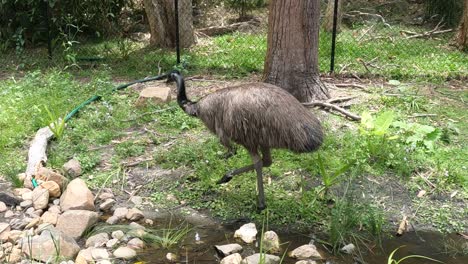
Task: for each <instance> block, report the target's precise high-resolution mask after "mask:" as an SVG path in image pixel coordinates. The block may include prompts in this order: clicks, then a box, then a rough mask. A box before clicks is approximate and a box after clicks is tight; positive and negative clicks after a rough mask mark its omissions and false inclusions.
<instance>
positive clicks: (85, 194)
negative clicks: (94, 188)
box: [60, 179, 95, 211]
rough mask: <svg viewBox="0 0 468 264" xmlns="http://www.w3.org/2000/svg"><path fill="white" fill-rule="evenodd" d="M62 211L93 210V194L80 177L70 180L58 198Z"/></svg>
mask: <svg viewBox="0 0 468 264" xmlns="http://www.w3.org/2000/svg"><path fill="white" fill-rule="evenodd" d="M60 207H61V208H62V211H68V210H90V211H94V209H95V208H94V195H93V194H92V193H91V191H90V190H89V189H88V186H86V183H85V182H84V181H83V180H82V179H74V180H73V181H71V182H70V183H69V184H68V186H67V189H66V190H65V192H63V195H62V197H61V198H60Z"/></svg>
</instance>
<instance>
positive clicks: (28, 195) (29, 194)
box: [21, 190, 32, 201]
mask: <svg viewBox="0 0 468 264" xmlns="http://www.w3.org/2000/svg"><path fill="white" fill-rule="evenodd" d="M21 199H23V201H26V200H31V201H32V191H31V190H30V191H29V192H25V193H23V194H22V195H21Z"/></svg>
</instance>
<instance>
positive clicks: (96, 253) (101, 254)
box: [91, 248, 109, 260]
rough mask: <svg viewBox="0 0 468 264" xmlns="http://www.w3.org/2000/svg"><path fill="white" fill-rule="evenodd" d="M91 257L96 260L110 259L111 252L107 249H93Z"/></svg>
mask: <svg viewBox="0 0 468 264" xmlns="http://www.w3.org/2000/svg"><path fill="white" fill-rule="evenodd" d="M91 256H93V259H94V260H101V259H109V252H107V249H105V248H93V249H92V250H91Z"/></svg>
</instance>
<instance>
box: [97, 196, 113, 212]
mask: <svg viewBox="0 0 468 264" xmlns="http://www.w3.org/2000/svg"><path fill="white" fill-rule="evenodd" d="M114 204H115V200H114V199H112V198H109V199H106V200H105V201H104V202H102V203H101V204H100V205H99V209H101V210H102V211H109V210H110V209H111V208H112V206H114Z"/></svg>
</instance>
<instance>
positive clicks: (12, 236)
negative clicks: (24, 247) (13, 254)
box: [8, 230, 23, 243]
mask: <svg viewBox="0 0 468 264" xmlns="http://www.w3.org/2000/svg"><path fill="white" fill-rule="evenodd" d="M22 235H23V231H20V230H10V233H9V234H8V241H10V242H11V243H16V242H17V241H18V240H19V239H20V238H21V237H22Z"/></svg>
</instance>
